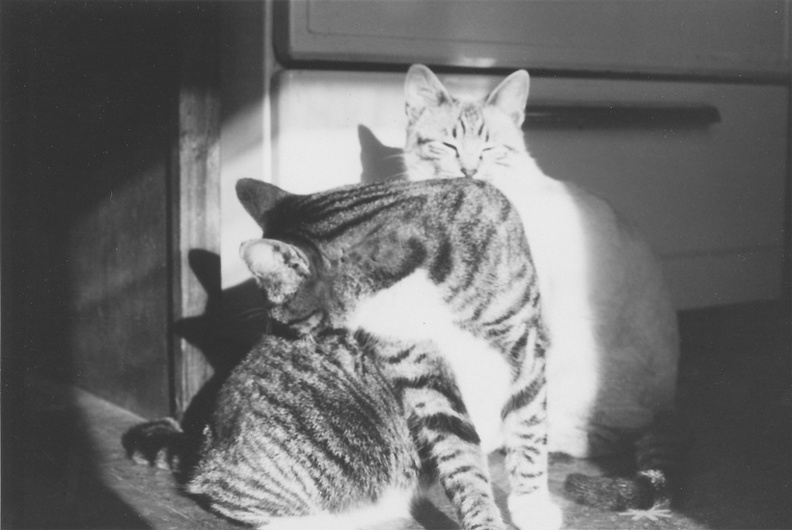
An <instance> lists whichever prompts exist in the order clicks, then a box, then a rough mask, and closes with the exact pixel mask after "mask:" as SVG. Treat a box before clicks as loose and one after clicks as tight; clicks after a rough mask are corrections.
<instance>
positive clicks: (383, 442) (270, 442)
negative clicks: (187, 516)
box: [124, 331, 420, 530]
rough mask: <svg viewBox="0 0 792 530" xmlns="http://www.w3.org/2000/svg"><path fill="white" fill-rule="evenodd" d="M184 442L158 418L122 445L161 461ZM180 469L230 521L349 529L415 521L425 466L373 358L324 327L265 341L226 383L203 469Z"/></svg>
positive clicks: (188, 484)
mask: <svg viewBox="0 0 792 530" xmlns="http://www.w3.org/2000/svg"><path fill="white" fill-rule="evenodd" d="M185 437H186V435H184V434H183V433H182V432H181V429H180V428H179V425H178V424H176V422H174V421H173V420H159V421H154V422H149V423H145V424H142V425H139V426H136V427H134V428H133V429H131V430H130V431H129V432H128V433H127V434H126V435H125V436H124V445H125V446H126V447H127V450H128V451H129V452H130V455H131V456H135V454H138V455H139V457H142V458H145V459H148V460H156V459H157V456H156V455H157V453H158V452H163V451H164V450H167V449H176V450H179V449H184V448H185V442H186V440H185ZM174 442H175V443H174ZM160 460H161V459H160ZM182 471H183V473H184V474H185V476H184V477H183V479H184V482H185V490H186V491H187V492H188V493H190V494H192V495H195V496H197V497H198V498H199V499H203V501H204V502H205V503H206V504H207V505H208V506H209V507H210V508H211V509H212V510H214V511H216V512H218V513H220V514H222V515H224V516H226V517H229V518H231V519H234V520H237V521H241V522H243V523H246V524H249V525H253V526H256V527H267V528H272V529H277V528H304V529H306V530H308V529H312V528H314V529H315V528H317V527H319V528H321V527H332V528H350V529H351V528H357V527H359V526H367V525H372V524H375V523H378V522H381V521H383V520H388V519H394V518H398V517H408V516H409V510H410V506H411V502H412V498H413V497H414V495H415V493H416V491H417V490H418V487H419V481H418V479H419V471H420V462H419V459H418V454H417V451H416V448H415V445H414V443H413V441H412V438H411V436H410V431H409V429H408V426H407V421H406V418H405V416H404V413H403V408H402V405H401V404H400V402H399V400H398V399H397V398H396V395H395V393H394V392H393V391H392V388H391V386H390V384H389V383H388V381H387V380H386V379H385V377H384V375H383V373H382V370H381V369H380V366H379V362H378V360H377V359H376V358H375V357H374V354H373V352H372V350H371V349H370V348H366V347H363V346H361V345H360V343H359V342H358V341H357V340H356V339H355V338H354V337H352V336H350V334H349V333H347V332H333V331H327V332H319V333H317V334H316V335H311V336H307V337H305V338H302V339H297V340H293V339H292V340H289V339H283V338H277V337H273V336H265V337H264V338H263V340H262V341H261V343H260V344H258V345H257V346H256V347H255V348H254V349H253V350H252V351H251V352H250V353H249V354H248V355H247V356H246V357H245V359H244V360H243V361H242V363H241V364H240V365H239V366H237V367H236V368H235V369H234V370H233V371H232V372H231V374H230V376H229V377H228V378H227V379H226V381H225V382H224V384H223V385H222V388H221V389H220V391H219V393H218V395H217V398H216V404H215V407H214V409H213V411H212V413H211V417H210V418H209V419H208V422H207V425H206V428H205V429H204V432H203V441H202V443H201V446H200V449H199V450H198V458H197V462H194V463H192V465H190V466H189V467H188V468H187V469H183V470H182Z"/></svg>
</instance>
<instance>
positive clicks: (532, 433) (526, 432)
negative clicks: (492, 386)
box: [503, 356, 563, 530]
mask: <svg viewBox="0 0 792 530" xmlns="http://www.w3.org/2000/svg"><path fill="white" fill-rule="evenodd" d="M530 357H531V356H528V359H527V360H526V366H524V367H523V370H522V372H521V374H520V376H519V377H518V378H517V380H516V381H515V382H514V384H513V386H512V395H511V398H510V399H509V401H508V403H507V404H506V406H505V407H504V409H503V418H504V420H503V431H504V448H505V449H506V458H505V466H506V471H507V473H508V477H509V486H510V488H511V491H510V493H509V500H508V505H509V513H510V515H511V519H512V523H513V524H514V525H515V526H516V527H517V528H519V529H520V530H556V529H558V528H560V527H561V523H562V521H563V517H562V513H561V509H560V508H559V507H558V506H557V505H556V504H555V503H554V502H553V501H552V499H551V498H550V490H549V488H548V444H547V410H546V394H547V389H546V383H545V375H544V358H542V357H539V358H533V359H531V358H530Z"/></svg>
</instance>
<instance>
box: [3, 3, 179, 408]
mask: <svg viewBox="0 0 792 530" xmlns="http://www.w3.org/2000/svg"><path fill="white" fill-rule="evenodd" d="M189 5H190V4H187V6H188V8H189ZM183 6H185V4H180V3H159V2H157V3H154V2H151V3H141V2H21V1H19V2H3V5H2V12H0V19H1V20H2V64H3V70H2V82H3V86H2V216H3V217H2V227H3V241H2V258H3V269H2V280H3V284H2V315H3V367H4V373H3V376H4V383H8V385H10V386H14V384H16V386H17V387H19V381H21V380H22V378H23V377H25V376H27V377H30V376H32V375H46V376H55V377H58V378H60V379H62V380H66V381H67V382H74V383H76V384H77V385H79V386H81V387H83V388H85V389H88V390H90V391H92V392H94V393H96V394H98V395H100V396H104V397H106V398H109V399H111V400H112V401H115V402H116V403H119V404H121V405H123V406H125V407H127V408H130V409H131V410H134V411H136V412H139V413H141V414H144V415H146V416H155V415H160V414H165V413H167V412H169V410H168V409H169V384H170V380H169V375H170V374H169V371H170V368H169V355H168V347H169V339H168V321H169V311H170V309H169V300H170V285H169V282H170V273H169V265H168V257H169V256H168V253H169V248H170V247H169V237H170V236H169V234H170V231H169V230H170V222H171V220H170V218H169V215H170V214H169V212H170V209H169V204H170V200H171V198H170V195H169V190H170V185H169V175H170V171H171V168H170V164H171V159H172V152H173V149H174V148H175V147H176V146H175V145H174V144H175V143H177V131H178V129H177V126H178V121H177V120H178V86H179V75H178V73H179V53H180V47H179V39H180V35H179V27H180V26H179V21H180V17H181V16H182V10H183V9H184V7H183ZM5 368H9V372H8V373H6V371H5Z"/></svg>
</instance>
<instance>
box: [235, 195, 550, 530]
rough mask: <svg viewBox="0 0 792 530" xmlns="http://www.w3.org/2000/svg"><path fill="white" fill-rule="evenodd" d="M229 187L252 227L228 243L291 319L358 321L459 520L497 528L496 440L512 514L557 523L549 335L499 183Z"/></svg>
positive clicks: (323, 324)
mask: <svg viewBox="0 0 792 530" xmlns="http://www.w3.org/2000/svg"><path fill="white" fill-rule="evenodd" d="M237 192H238V195H239V197H240V199H241V200H242V202H243V204H244V205H245V207H246V208H247V210H248V212H249V213H250V214H251V215H252V216H253V217H254V218H255V219H256V220H257V221H258V223H259V224H260V225H261V227H262V228H263V231H264V238H263V239H260V240H253V241H249V242H247V243H245V244H243V247H242V251H241V252H242V256H243V258H244V259H245V260H246V262H247V263H248V266H249V267H250V269H251V271H252V272H253V274H254V276H255V277H256V279H257V281H258V283H259V285H260V287H261V288H262V291H263V292H264V293H265V295H266V298H267V299H268V301H269V304H270V306H271V309H270V312H271V314H272V315H273V316H274V317H275V318H276V319H278V320H280V321H281V322H284V323H286V324H290V325H291V326H292V327H295V328H297V329H299V330H301V331H302V332H303V333H313V332H315V330H317V329H324V328H347V329H356V330H358V336H359V337H360V338H361V339H363V340H365V344H366V345H367V347H370V348H372V349H373V350H375V351H376V352H377V355H378V356H379V358H380V359H381V365H382V368H383V372H384V373H385V375H386V377H387V379H388V380H389V381H390V384H391V385H392V386H393V388H394V390H395V392H396V395H397V396H398V398H399V400H400V401H401V403H402V404H403V406H404V408H405V414H406V420H407V423H408V425H409V427H410V430H411V432H412V436H413V439H414V441H415V444H416V447H417V451H418V453H419V455H420V457H421V462H422V465H423V468H424V471H425V472H426V473H428V474H430V475H431V476H433V477H434V478H436V479H437V480H438V481H439V482H440V484H441V485H442V486H443V488H444V489H445V491H446V493H447V494H448V496H449V498H450V499H451V501H452V503H453V505H454V506H455V508H456V509H457V513H458V516H459V519H460V522H461V524H462V527H463V528H466V529H476V528H488V529H492V528H504V522H503V520H502V517H501V514H500V512H499V510H498V508H497V507H496V505H495V503H494V499H493V493H492V488H491V485H490V482H489V477H488V470H487V466H486V458H485V456H486V454H485V452H486V451H489V450H492V449H494V448H495V447H498V446H502V447H504V448H505V450H506V455H507V456H506V466H507V470H508V473H509V477H510V481H511V489H512V491H511V495H510V501H509V502H510V505H514V506H530V507H531V509H530V510H529V513H521V517H522V518H521V520H520V521H515V522H516V523H518V525H519V526H520V527H521V528H528V527H529V526H530V527H531V528H557V527H558V526H559V525H560V522H561V516H560V511H559V510H558V508H557V507H556V506H555V505H554V504H553V503H552V502H551V501H550V498H549V492H548V486H547V444H546V425H545V414H546V412H545V399H546V385H545V374H544V351H545V349H546V348H547V345H548V337H547V334H546V333H545V329H544V324H543V321H542V315H541V304H540V297H539V292H538V286H537V283H536V278H535V274H534V270H533V266H532V264H531V259H530V252H529V249H528V247H527V244H526V240H525V236H524V234H523V231H522V227H521V222H520V218H519V216H518V215H517V213H516V212H515V211H514V209H513V208H512V207H511V205H510V204H509V202H508V201H507V200H506V199H505V197H504V196H503V195H502V194H501V193H500V192H498V191H497V190H496V189H495V188H493V187H491V186H489V185H487V184H485V183H483V182H476V181H427V182H422V183H395V184H390V185H370V186H352V187H347V188H341V189H338V190H332V191H329V192H324V193H317V194H313V195H306V196H295V195H288V194H285V192H282V191H281V190H278V189H277V188H275V187H274V186H271V185H268V184H265V183H262V182H259V181H253V180H243V181H240V182H239V184H238V186H237ZM517 511H518V512H521V510H520V509H517ZM512 513H514V510H512ZM512 519H514V517H512Z"/></svg>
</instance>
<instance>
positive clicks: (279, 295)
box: [236, 179, 402, 334]
mask: <svg viewBox="0 0 792 530" xmlns="http://www.w3.org/2000/svg"><path fill="white" fill-rule="evenodd" d="M236 190H237V196H238V198H239V200H240V202H241V203H242V205H243V206H244V207H245V209H246V210H247V212H248V213H249V214H250V215H251V216H252V217H253V218H254V219H255V220H256V222H257V223H258V224H259V226H260V227H261V228H262V230H263V237H262V238H261V239H252V240H250V241H246V242H244V243H242V246H241V248H240V254H241V257H242V259H243V260H244V261H245V263H246V265H247V266H248V268H249V269H250V272H251V273H252V274H253V277H254V279H255V281H256V283H257V284H258V286H259V288H260V290H261V292H262V293H263V295H264V299H265V305H266V306H267V308H268V311H269V314H270V316H271V317H272V318H273V319H275V320H276V321H278V322H280V323H283V324H286V325H287V326H288V327H289V328H291V329H293V330H295V331H297V332H298V333H306V334H307V333H314V332H318V331H320V330H322V329H328V328H330V329H339V328H343V327H346V324H347V321H348V318H349V316H350V314H351V313H352V312H353V311H354V310H355V308H356V307H357V304H358V303H359V302H360V301H361V300H362V299H365V298H366V297H367V296H369V295H370V294H371V293H372V292H373V291H375V290H376V289H378V288H381V285H380V284H381V283H382V281H383V277H382V275H383V272H384V273H385V274H386V275H387V270H385V269H384V268H383V265H382V263H388V262H393V263H397V262H398V261H399V258H400V256H398V255H396V256H391V255H386V254H387V252H388V249H389V248H394V249H400V248H401V242H399V241H395V242H393V244H384V245H383V244H382V243H383V241H385V240H386V238H387V237H391V238H393V237H399V236H397V235H396V234H399V233H400V232H399V231H398V230H397V228H398V227H397V226H395V225H394V226H391V225H388V227H386V228H382V229H380V230H379V235H378V236H377V237H373V236H372V237H368V236H370V234H371V231H372V230H377V227H376V226H373V224H372V223H358V222H357V219H356V217H355V216H356V215H357V214H358V213H359V211H358V209H356V208H355V207H354V206H349V205H348V204H347V207H345V206H344V203H343V199H342V198H341V195H342V194H343V192H325V193H323V194H314V195H294V194H290V193H288V192H286V191H284V190H281V189H280V188H278V187H277V186H274V185H272V184H269V183H266V182H263V181H260V180H254V179H242V180H240V181H239V182H238V183H237V187H236ZM352 193H354V192H352ZM328 210H332V211H329V212H328ZM374 223H376V221H375V222H374ZM397 252H399V253H402V250H398V251H397ZM374 269H376V271H377V272H376V273H374V272H372V271H373V270H374Z"/></svg>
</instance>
